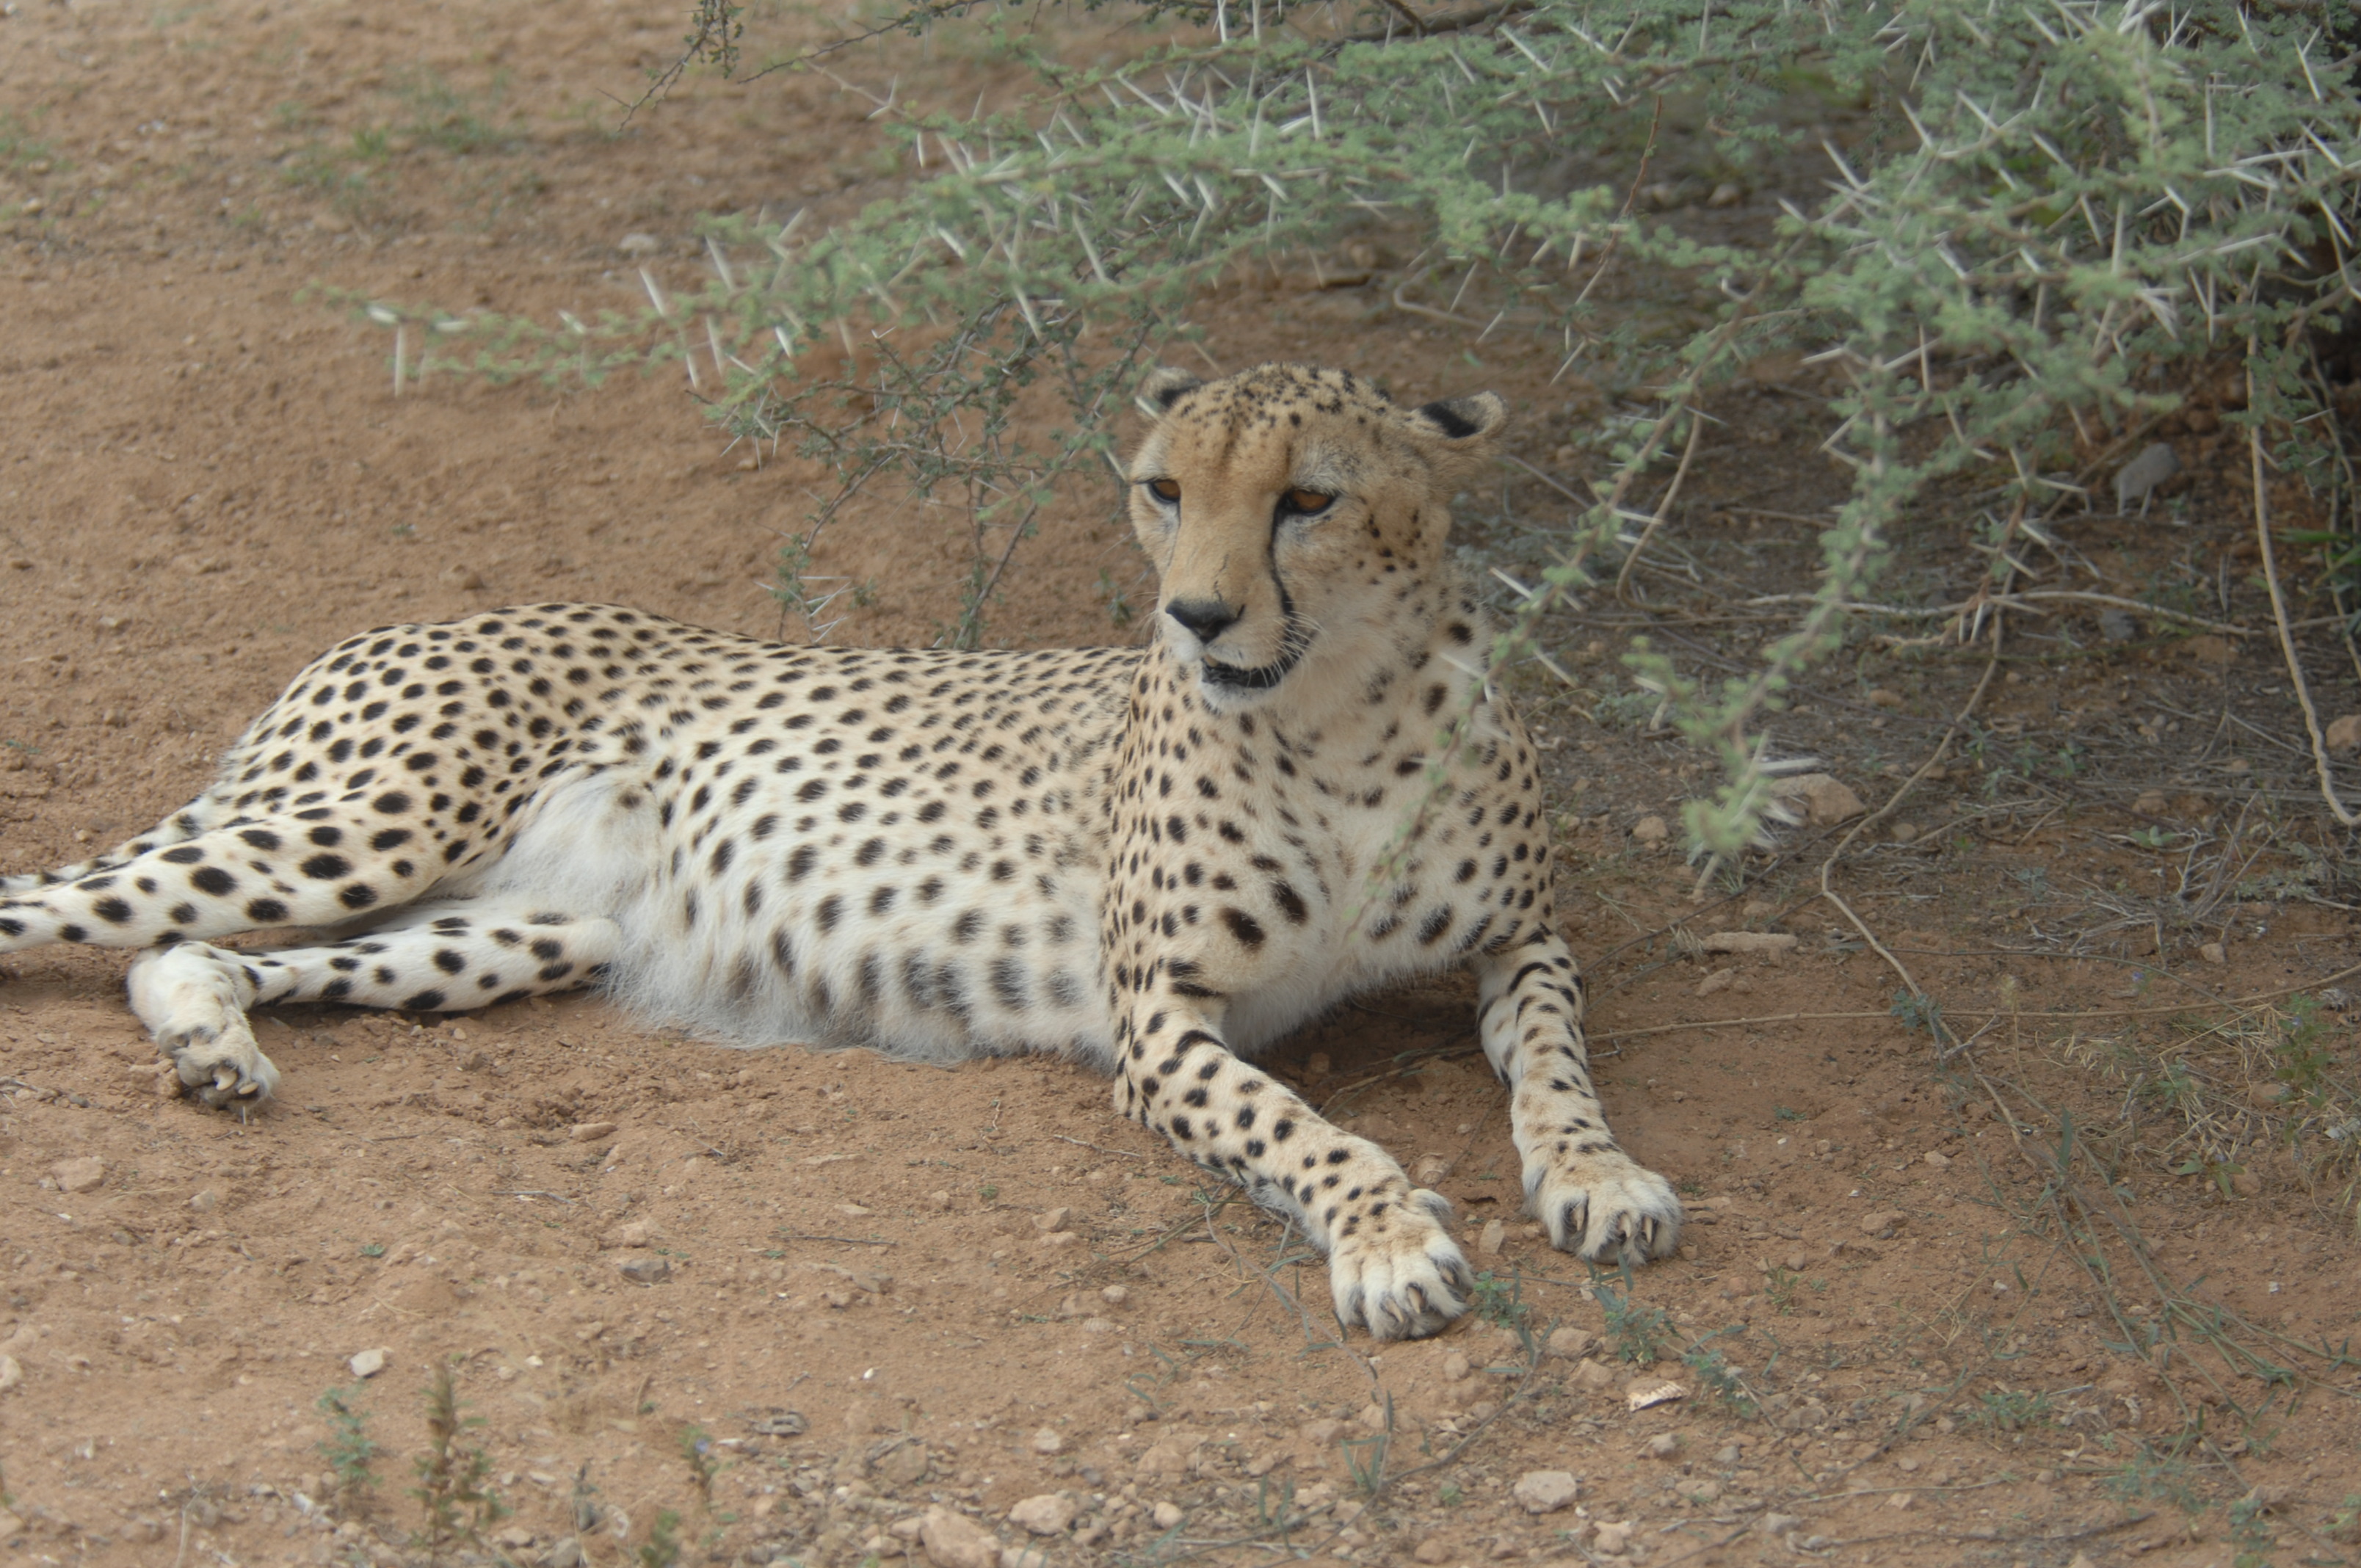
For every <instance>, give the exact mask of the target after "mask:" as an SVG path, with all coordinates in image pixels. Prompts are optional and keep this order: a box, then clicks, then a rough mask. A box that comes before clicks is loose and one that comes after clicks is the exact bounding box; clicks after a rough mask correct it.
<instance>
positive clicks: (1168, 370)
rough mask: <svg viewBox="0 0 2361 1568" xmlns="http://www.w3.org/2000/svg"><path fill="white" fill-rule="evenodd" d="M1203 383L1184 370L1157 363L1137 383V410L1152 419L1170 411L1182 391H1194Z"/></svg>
mask: <svg viewBox="0 0 2361 1568" xmlns="http://www.w3.org/2000/svg"><path fill="white" fill-rule="evenodd" d="M1204 384H1205V383H1204V382H1203V381H1202V380H1200V379H1198V378H1196V377H1194V376H1191V374H1189V372H1188V371H1186V370H1178V369H1175V368H1173V367H1171V366H1170V365H1159V366H1158V367H1156V368H1155V369H1153V370H1150V371H1149V372H1148V378H1147V379H1146V380H1144V381H1142V382H1141V383H1140V384H1139V392H1138V395H1137V402H1138V404H1139V411H1140V412H1141V413H1144V414H1146V415H1147V416H1148V418H1150V419H1154V418H1156V417H1157V416H1158V415H1159V414H1162V413H1165V412H1167V411H1170V409H1171V407H1172V405H1173V404H1174V403H1176V402H1178V401H1180V396H1181V394H1182V393H1184V392H1191V391H1194V390H1195V389H1197V388H1199V387H1202V386H1203V385H1204Z"/></svg>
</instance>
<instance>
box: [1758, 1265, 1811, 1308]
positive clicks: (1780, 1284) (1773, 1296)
mask: <svg viewBox="0 0 2361 1568" xmlns="http://www.w3.org/2000/svg"><path fill="white" fill-rule="evenodd" d="M1802 1279H1803V1276H1801V1275H1799V1274H1797V1273H1796V1272H1795V1270H1794V1269H1792V1268H1784V1267H1781V1266H1779V1265H1777V1264H1773V1265H1772V1266H1771V1272H1770V1273H1769V1274H1767V1275H1765V1276H1764V1277H1763V1299H1764V1300H1766V1301H1768V1302H1770V1303H1771V1310H1773V1311H1774V1312H1777V1313H1779V1314H1780V1315H1781V1316H1782V1317H1784V1316H1787V1315H1788V1314H1790V1313H1792V1312H1794V1311H1795V1287H1796V1286H1797V1285H1798V1284H1800V1283H1801V1282H1802Z"/></svg>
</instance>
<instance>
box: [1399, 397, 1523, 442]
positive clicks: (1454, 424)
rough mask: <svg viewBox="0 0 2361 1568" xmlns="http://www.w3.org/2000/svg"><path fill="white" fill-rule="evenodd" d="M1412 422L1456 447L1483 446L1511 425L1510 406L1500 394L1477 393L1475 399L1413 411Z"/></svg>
mask: <svg viewBox="0 0 2361 1568" xmlns="http://www.w3.org/2000/svg"><path fill="white" fill-rule="evenodd" d="M1410 418H1411V423H1413V424H1418V425H1422V426H1424V427H1425V428H1426V429H1427V430H1428V431H1429V432H1430V433H1433V434H1436V435H1440V436H1441V437H1443V438H1444V440H1445V441H1448V442H1450V443H1451V444H1453V445H1454V446H1457V447H1461V448H1469V447H1481V446H1484V445H1486V444H1489V443H1490V441H1491V439H1492V438H1493V437H1494V436H1496V435H1498V434H1499V433H1500V432H1501V431H1502V430H1503V429H1504V428H1506V427H1507V425H1508V422H1509V405H1508V404H1506V403H1504V402H1502V401H1501V400H1499V396H1498V395H1497V394H1494V393H1491V392H1477V393H1476V394H1475V395H1473V396H1472V397H1466V398H1442V399H1438V400H1435V401H1434V402H1431V403H1428V404H1425V405H1424V406H1422V407H1421V408H1419V409H1416V410H1413V411H1411V416H1410Z"/></svg>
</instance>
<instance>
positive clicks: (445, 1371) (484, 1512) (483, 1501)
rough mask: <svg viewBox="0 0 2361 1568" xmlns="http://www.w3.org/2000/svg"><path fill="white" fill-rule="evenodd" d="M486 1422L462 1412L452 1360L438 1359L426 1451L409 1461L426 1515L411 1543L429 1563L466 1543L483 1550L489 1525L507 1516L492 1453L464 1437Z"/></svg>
mask: <svg viewBox="0 0 2361 1568" xmlns="http://www.w3.org/2000/svg"><path fill="white" fill-rule="evenodd" d="M483 1424H484V1419H483V1418H482V1417H481V1416H468V1415H462V1414H461V1413H460V1405H459V1388H458V1384H457V1382H456V1379H455V1378H454V1377H453V1376H452V1372H451V1364H450V1363H449V1362H447V1361H438V1362H436V1363H435V1364H434V1381H433V1382H431V1383H429V1384H428V1385H427V1386H426V1452H425V1453H421V1454H419V1455H418V1456H417V1457H416V1458H414V1459H412V1461H411V1462H410V1463H411V1468H412V1470H413V1471H414V1472H416V1474H417V1476H418V1485H417V1486H413V1487H412V1488H411V1491H410V1495H411V1496H412V1497H415V1498H417V1499H418V1503H419V1506H420V1507H421V1508H423V1509H424V1510H425V1513H426V1526H425V1528H424V1529H423V1530H419V1531H417V1532H415V1533H414V1534H412V1537H411V1544H412V1547H413V1548H415V1549H416V1550H418V1551H421V1552H424V1553H425V1554H426V1558H427V1561H428V1562H429V1563H441V1562H442V1561H443V1558H444V1554H445V1552H449V1551H451V1550H452V1549H453V1548H455V1547H456V1546H459V1545H461V1544H463V1543H464V1544H467V1545H469V1546H474V1547H477V1548H478V1549H481V1548H482V1546H483V1544H484V1530H485V1529H486V1527H488V1526H489V1525H492V1524H495V1523H497V1522H499V1521H500V1519H505V1518H506V1517H508V1511H509V1510H508V1506H507V1505H506V1504H505V1503H503V1502H501V1501H500V1494H499V1493H498V1492H496V1491H494V1490H493V1489H492V1487H491V1485H490V1480H491V1471H492V1462H491V1458H490V1456H489V1454H487V1453H485V1452H484V1451H483V1450H482V1449H481V1448H469V1447H467V1446H466V1445H465V1444H463V1443H462V1442H461V1441H460V1440H461V1438H462V1437H463V1436H464V1435H465V1434H466V1433H467V1431H469V1430H471V1429H473V1428H476V1427H480V1426H482V1425H483Z"/></svg>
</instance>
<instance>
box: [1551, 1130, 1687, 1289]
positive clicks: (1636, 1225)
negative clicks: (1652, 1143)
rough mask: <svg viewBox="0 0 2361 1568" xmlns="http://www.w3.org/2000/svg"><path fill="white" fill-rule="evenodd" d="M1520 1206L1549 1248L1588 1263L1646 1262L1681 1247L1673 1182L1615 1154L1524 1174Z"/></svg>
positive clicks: (1619, 1154)
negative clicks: (1544, 1231) (1542, 1230)
mask: <svg viewBox="0 0 2361 1568" xmlns="http://www.w3.org/2000/svg"><path fill="white" fill-rule="evenodd" d="M1525 1205H1526V1209H1527V1211H1528V1212H1531V1213H1532V1215H1533V1216H1534V1217H1535V1218H1537V1219H1539V1220H1540V1221H1541V1222H1542V1223H1543V1225H1545V1226H1547V1227H1548V1229H1549V1238H1550V1245H1552V1246H1554V1247H1555V1248H1557V1249H1558V1250H1559V1251H1560V1252H1570V1253H1573V1254H1575V1255H1577V1256H1580V1257H1584V1258H1587V1259H1588V1260H1589V1261H1590V1262H1592V1263H1607V1264H1612V1263H1619V1262H1630V1263H1646V1262H1648V1261H1650V1260H1651V1259H1653V1258H1659V1257H1666V1256H1669V1255H1671V1254H1672V1252H1673V1249H1674V1248H1675V1247H1677V1246H1679V1245H1680V1244H1681V1221H1682V1218H1683V1215H1682V1212H1681V1201H1680V1199H1679V1198H1677V1197H1675V1195H1674V1193H1673V1187H1672V1183H1670V1182H1668V1181H1666V1180H1665V1179H1664V1178H1663V1177H1661V1176H1658V1175H1657V1174H1656V1173H1655V1172H1654V1171H1653V1170H1650V1169H1649V1168H1647V1167H1645V1166H1643V1165H1641V1164H1640V1163H1639V1162H1638V1161H1636V1160H1634V1159H1632V1158H1631V1156H1629V1155H1627V1154H1624V1153H1622V1152H1621V1151H1620V1150H1615V1151H1610V1152H1609V1153H1605V1154H1596V1155H1589V1156H1586V1157H1581V1158H1578V1159H1576V1160H1574V1161H1571V1162H1569V1163H1568V1164H1567V1165H1566V1166H1565V1167H1551V1166H1538V1167H1535V1168H1532V1169H1530V1170H1528V1171H1527V1172H1526V1173H1525Z"/></svg>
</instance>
